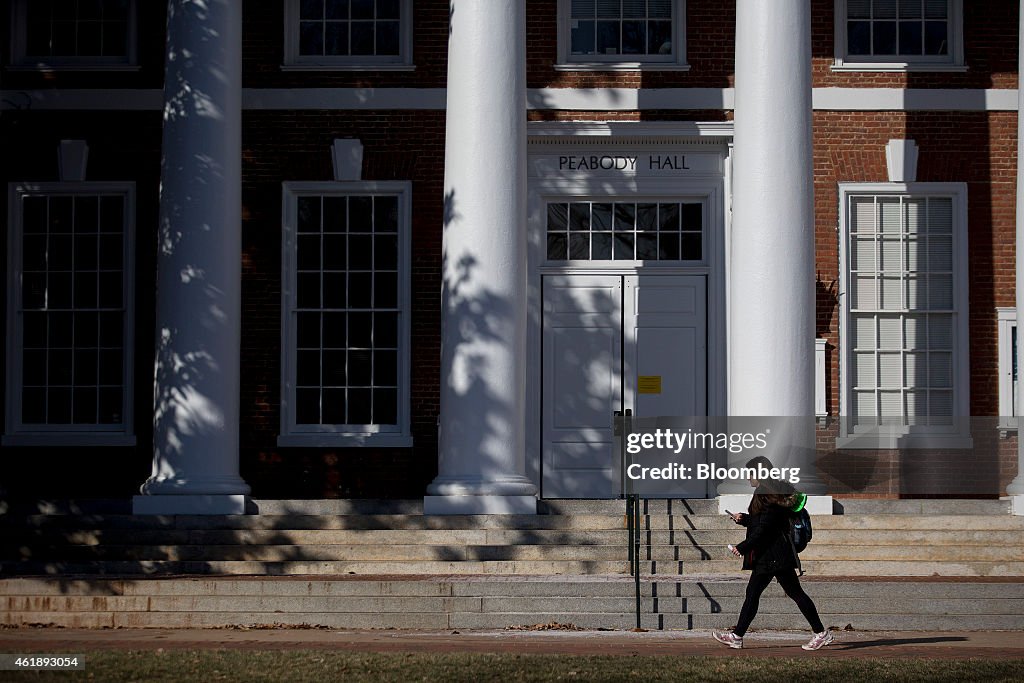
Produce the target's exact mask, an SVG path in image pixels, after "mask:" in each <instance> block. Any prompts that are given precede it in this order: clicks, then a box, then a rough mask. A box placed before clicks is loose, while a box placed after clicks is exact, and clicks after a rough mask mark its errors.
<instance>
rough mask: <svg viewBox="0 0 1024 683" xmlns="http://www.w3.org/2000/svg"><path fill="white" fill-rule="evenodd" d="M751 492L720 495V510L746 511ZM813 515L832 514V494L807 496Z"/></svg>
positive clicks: (807, 507) (807, 508)
mask: <svg viewBox="0 0 1024 683" xmlns="http://www.w3.org/2000/svg"><path fill="white" fill-rule="evenodd" d="M750 496H751V494H750V493H747V494H737V493H726V494H724V495H720V496H718V512H719V513H721V514H723V515H724V514H725V511H726V510H729V511H731V512H746V511H747V506H748V505H750ZM804 508H805V509H806V510H807V513H808V514H811V515H831V514H832V496H807V504H806V505H805V506H804Z"/></svg>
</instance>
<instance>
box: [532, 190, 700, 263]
mask: <svg viewBox="0 0 1024 683" xmlns="http://www.w3.org/2000/svg"><path fill="white" fill-rule="evenodd" d="M546 234H547V257H548V260H550V261H566V260H569V261H605V260H615V261H620V260H627V261H702V260H703V258H704V251H703V250H704V243H703V242H704V206H703V204H702V203H700V202H678V201H677V202H654V201H651V202H591V201H575V202H552V203H550V204H548V206H547V231H546Z"/></svg>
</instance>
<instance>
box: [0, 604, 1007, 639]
mask: <svg viewBox="0 0 1024 683" xmlns="http://www.w3.org/2000/svg"><path fill="white" fill-rule="evenodd" d="M736 616H737V615H736V614H728V613H724V612H723V613H718V614H642V615H641V625H642V626H643V627H644V628H647V629H651V630H709V629H712V628H730V627H731V626H732V625H734V624H735V623H736ZM821 619H822V622H823V623H824V624H825V625H826V626H828V627H830V628H833V629H836V630H837V631H839V632H840V633H839V634H838V635H839V637H840V639H841V638H842V635H841V631H842V629H844V628H846V627H849V628H853V629H856V630H872V631H874V630H877V631H941V630H949V631H954V630H955V631H972V630H1021V629H1024V619H1022V618H1021V617H1020V616H1019V615H948V616H945V615H930V614H929V615H916V614H843V613H835V614H833V613H830V612H821ZM0 620H2V621H3V623H7V624H16V625H27V624H32V625H53V626H62V627H66V628H214V627H230V626H259V625H293V626H317V627H326V628H336V629H395V628H409V629H431V630H441V629H502V628H507V627H510V626H529V625H537V624H550V623H552V622H557V623H560V624H572V625H574V626H578V627H581V628H602V629H630V628H632V627H633V626H634V625H635V623H636V622H635V617H634V616H633V614H631V613H628V612H627V613H623V614H607V613H593V612H578V613H574V612H499V613H485V612H452V613H445V612H405V613H393V612H376V613H334V614H332V613H324V612H307V613H299V612H240V611H230V612H51V611H41V612H25V611H2V612H0ZM754 628H755V630H753V631H751V632H749V633H748V637H749V638H750V639H751V641H754V640H756V639H757V633H758V630H794V631H804V632H806V635H804V636H802V638H803V639H806V638H807V637H809V635H810V633H809V629H808V625H807V622H806V621H805V620H804V618H803V617H802V616H801V615H800V613H799V612H798V611H797V610H796V608H795V607H792V606H791V610H790V612H788V613H781V614H770V613H762V612H759V613H758V615H757V618H756V620H755V621H754ZM794 638H795V639H798V638H801V636H797V635H794Z"/></svg>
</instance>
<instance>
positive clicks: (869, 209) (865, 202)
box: [850, 197, 875, 235]
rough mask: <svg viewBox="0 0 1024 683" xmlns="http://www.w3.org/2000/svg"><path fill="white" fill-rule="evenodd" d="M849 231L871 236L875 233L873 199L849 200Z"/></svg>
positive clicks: (856, 198) (859, 198)
mask: <svg viewBox="0 0 1024 683" xmlns="http://www.w3.org/2000/svg"><path fill="white" fill-rule="evenodd" d="M850 231H851V232H853V233H856V234H860V235H871V234H874V232H875V199H874V197H851V198H850Z"/></svg>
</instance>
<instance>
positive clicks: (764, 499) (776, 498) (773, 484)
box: [749, 479, 796, 515]
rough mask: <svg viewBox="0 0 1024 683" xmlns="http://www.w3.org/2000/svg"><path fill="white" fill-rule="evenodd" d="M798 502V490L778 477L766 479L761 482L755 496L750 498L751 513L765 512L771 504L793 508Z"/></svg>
mask: <svg viewBox="0 0 1024 683" xmlns="http://www.w3.org/2000/svg"><path fill="white" fill-rule="evenodd" d="M795 504H796V492H795V491H793V487H792V486H787V485H786V484H785V483H784V482H781V481H779V480H777V479H766V480H764V481H762V482H761V484H760V486H758V487H757V490H756V491H754V497H753V498H751V500H750V508H749V511H750V514H752V515H757V514H760V513H761V512H764V510H765V508H767V507H768V506H769V505H778V506H779V507H783V508H786V509H787V510H788V509H790V508H792V507H793V506H794V505H795Z"/></svg>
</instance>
